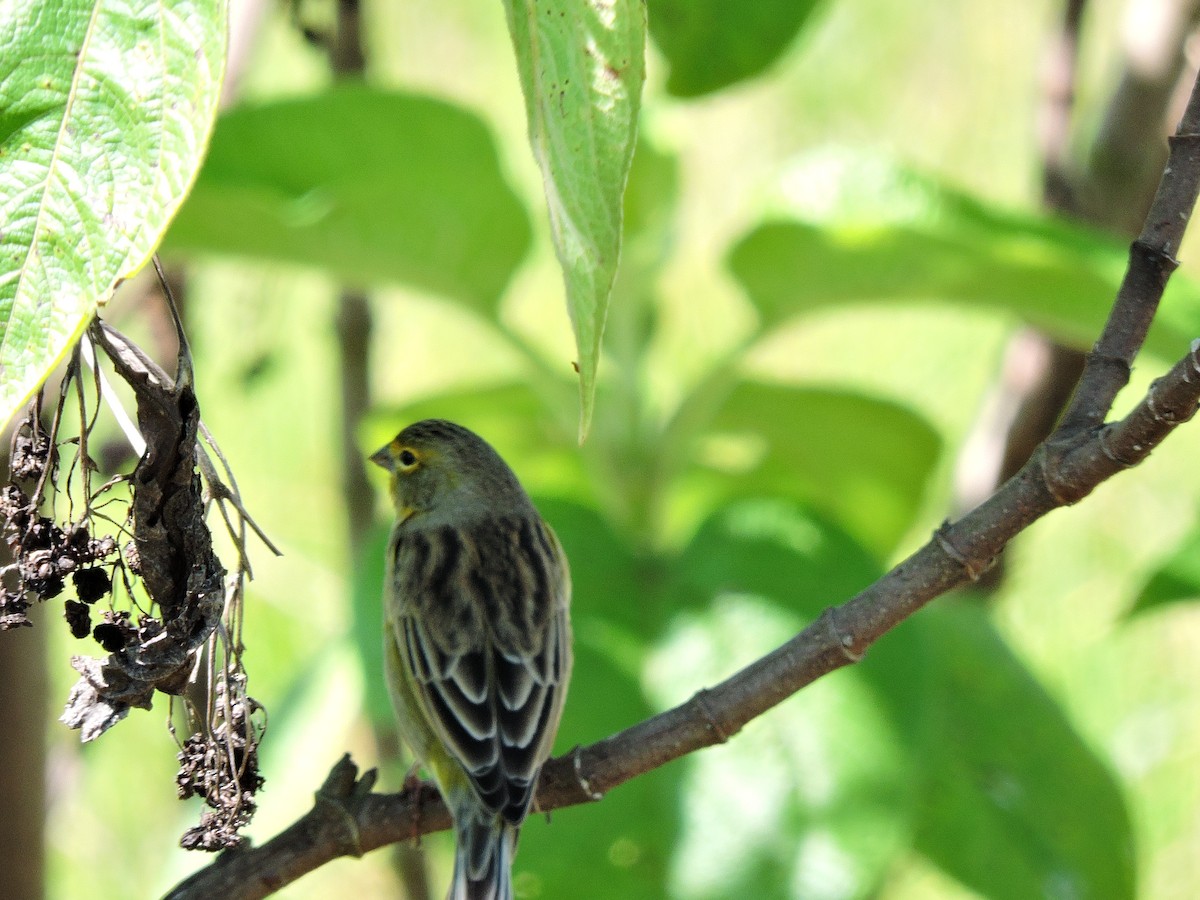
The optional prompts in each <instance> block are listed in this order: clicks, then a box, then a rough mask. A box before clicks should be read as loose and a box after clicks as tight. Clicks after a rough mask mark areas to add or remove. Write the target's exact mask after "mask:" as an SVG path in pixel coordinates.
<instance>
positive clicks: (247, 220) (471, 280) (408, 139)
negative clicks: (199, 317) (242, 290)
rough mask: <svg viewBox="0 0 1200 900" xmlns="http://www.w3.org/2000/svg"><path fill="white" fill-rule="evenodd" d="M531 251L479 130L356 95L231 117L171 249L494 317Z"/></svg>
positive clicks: (435, 108)
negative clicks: (264, 263) (330, 278)
mask: <svg viewBox="0 0 1200 900" xmlns="http://www.w3.org/2000/svg"><path fill="white" fill-rule="evenodd" d="M529 239H530V230H529V221H528V216H527V215H526V212H525V209H524V207H523V206H522V205H521V203H520V201H519V200H518V198H517V197H516V195H515V194H514V193H513V191H512V189H511V188H510V187H509V185H508V183H507V182H506V181H505V180H504V177H503V175H502V174H501V172H500V166H499V162H498V160H497V157H496V150H495V147H494V145H493V142H492V137H491V135H490V134H489V132H488V130H487V128H486V127H485V126H484V124H483V123H482V121H480V119H479V118H478V117H476V116H474V115H472V114H471V113H469V112H467V111H465V110H464V109H462V108H461V107H457V106H454V105H452V104H449V103H445V102H443V101H440V100H434V99H432V98H430V97H421V96H416V95H411V94H402V93H396V92H391V91H384V90H379V89H376V88H370V87H365V86H361V85H346V86H341V87H336V88H331V89H330V90H328V91H325V92H323V93H320V94H316V95H313V96H309V97H301V98H295V99H289V100H281V101H277V102H274V103H269V104H265V105H262V106H254V107H242V108H239V109H235V110H232V111H231V112H229V113H227V114H225V115H223V116H221V118H220V120H219V121H218V122H217V128H216V132H215V133H214V134H213V141H212V149H211V151H210V153H209V158H208V161H207V162H206V163H205V165H204V169H203V171H202V172H201V173H200V178H199V180H198V181H197V182H196V189H195V190H194V191H193V192H192V196H191V198H190V199H189V200H188V202H187V204H186V205H185V206H184V208H183V209H182V210H181V211H180V214H179V218H178V220H177V221H176V222H175V224H174V226H173V227H172V228H171V231H170V233H169V234H168V235H167V248H168V249H172V250H191V251H210V252H219V253H232V254H238V255H242V256H251V257H259V258H265V259H274V260H281V261H284V262H292V263H299V264H301V265H313V266H320V267H322V268H324V269H327V270H328V271H330V272H333V273H335V274H336V275H337V276H338V277H339V278H342V279H344V280H347V281H350V282H354V283H359V284H361V283H364V282H371V281H398V282H404V283H407V284H412V285H415V286H417V287H419V288H423V289H426V290H430V291H436V292H439V293H443V294H446V295H448V296H449V297H452V298H454V299H456V300H459V301H461V302H463V303H466V304H468V305H470V306H471V307H473V308H475V309H477V310H480V311H482V312H484V313H486V314H488V315H492V314H494V312H495V309H496V305H497V303H498V301H499V298H500V295H501V293H502V291H503V290H504V288H505V286H506V285H507V284H508V280H509V278H510V277H511V276H512V273H513V270H514V269H515V268H516V266H517V264H518V263H519V262H520V261H521V259H522V258H523V257H524V255H525V252H526V250H527V249H528V247H529Z"/></svg>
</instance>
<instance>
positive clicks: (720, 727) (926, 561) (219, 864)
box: [167, 82, 1200, 900]
mask: <svg viewBox="0 0 1200 900" xmlns="http://www.w3.org/2000/svg"><path fill="white" fill-rule="evenodd" d="M1197 123H1200V82H1197V86H1196V87H1194V88H1193V93H1192V97H1191V100H1190V101H1189V104H1188V111H1187V113H1186V114H1185V115H1184V118H1183V121H1182V122H1181V124H1180V129H1179V132H1178V133H1177V136H1176V137H1175V139H1174V140H1173V142H1172V151H1171V158H1170V162H1169V164H1168V166H1167V169H1166V170H1165V171H1164V173H1163V178H1162V182H1161V183H1160V185H1159V190H1158V195H1157V197H1156V198H1155V203H1154V207H1153V211H1152V213H1151V216H1150V218H1149V219H1148V220H1147V224H1146V227H1145V228H1144V229H1143V231H1142V235H1141V237H1140V238H1139V240H1138V241H1137V242H1135V243H1134V245H1133V250H1132V253H1131V256H1130V267H1129V271H1128V273H1127V275H1126V278H1125V282H1124V284H1123V285H1122V287H1121V291H1120V294H1119V295H1118V297H1117V301H1116V303H1115V304H1114V306H1113V311H1112V313H1111V315H1110V318H1109V322H1108V324H1107V325H1106V327H1105V330H1104V336H1103V337H1102V338H1101V341H1100V342H1099V343H1098V344H1097V349H1096V350H1095V351H1094V352H1093V354H1092V357H1091V359H1090V361H1089V365H1088V368H1087V370H1086V371H1085V373H1084V379H1083V382H1082V383H1081V385H1080V391H1079V394H1077V395H1076V400H1075V403H1074V404H1073V409H1074V410H1075V419H1076V421H1080V420H1081V421H1083V422H1084V423H1087V422H1091V421H1095V422H1096V423H1097V426H1099V423H1100V422H1102V421H1103V419H1104V417H1105V415H1106V413H1107V411H1108V407H1109V405H1110V404H1111V401H1112V397H1113V396H1115V394H1116V389H1114V387H1113V385H1114V383H1115V381H1114V373H1116V374H1121V372H1122V371H1124V372H1125V378H1127V374H1128V373H1127V369H1128V363H1127V362H1126V363H1125V364H1124V366H1123V367H1121V366H1114V365H1112V364H1111V361H1112V360H1114V359H1117V360H1121V359H1124V358H1125V357H1124V356H1121V355H1120V354H1127V356H1128V359H1129V360H1132V356H1133V354H1134V353H1135V352H1136V350H1137V349H1138V347H1139V346H1140V343H1141V339H1140V338H1138V337H1137V335H1138V334H1140V335H1141V337H1144V336H1145V331H1146V328H1147V327H1148V325H1149V317H1150V316H1151V315H1153V310H1154V309H1155V308H1157V305H1158V301H1159V299H1160V298H1161V295H1162V289H1163V287H1164V286H1165V284H1166V280H1167V277H1168V276H1169V275H1170V272H1171V271H1172V270H1173V269H1174V268H1175V261H1174V259H1173V258H1172V257H1171V253H1172V252H1173V251H1174V250H1175V248H1177V247H1178V246H1179V241H1180V239H1181V238H1182V236H1183V229H1184V226H1185V225H1186V223H1187V221H1188V219H1189V217H1190V216H1191V214H1192V208H1193V206H1194V205H1195V201H1196V194H1197V189H1198V188H1200V135H1197V134H1196V133H1195V131H1196V125H1197ZM1147 311H1149V313H1147ZM1120 381H1121V385H1123V384H1124V379H1121V380H1120ZM1121 385H1117V389H1119V387H1120V386H1121ZM1081 397H1083V398H1085V399H1084V400H1081V399H1080V398H1081ZM1097 404H1099V405H1097ZM1198 404H1200V340H1197V341H1195V342H1193V344H1192V346H1191V348H1190V349H1189V351H1188V353H1187V354H1186V355H1185V356H1184V357H1183V358H1182V359H1181V360H1180V361H1179V362H1178V363H1176V365H1175V366H1174V367H1173V368H1172V369H1171V370H1170V371H1169V372H1168V373H1167V374H1166V375H1164V376H1163V377H1162V378H1160V379H1159V380H1158V381H1156V382H1155V383H1154V384H1153V385H1152V386H1151V388H1150V391H1149V392H1148V393H1147V395H1146V396H1145V397H1144V398H1143V399H1142V401H1141V403H1139V404H1138V406H1137V407H1136V408H1135V409H1134V410H1133V411H1132V412H1131V413H1129V415H1128V416H1126V417H1125V418H1124V419H1122V420H1120V421H1118V422H1115V423H1112V424H1110V425H1106V426H1103V427H1092V428H1087V427H1080V426H1079V425H1078V424H1075V425H1073V426H1071V427H1066V426H1064V427H1062V428H1060V429H1059V430H1058V431H1057V432H1055V434H1054V435H1052V436H1051V437H1050V438H1049V440H1047V442H1046V443H1045V444H1043V445H1042V446H1041V447H1039V448H1038V450H1037V451H1036V452H1035V453H1034V454H1033V456H1032V457H1031V458H1030V460H1029V462H1028V463H1026V465H1025V466H1024V467H1023V468H1022V469H1021V470H1020V471H1019V472H1018V473H1017V474H1016V475H1014V476H1013V477H1012V478H1011V479H1009V480H1008V481H1007V482H1005V483H1004V484H1003V485H1002V486H1001V487H1000V488H999V489H998V490H997V491H996V492H995V493H994V494H993V495H992V496H991V497H989V498H988V499H987V500H986V501H984V502H983V503H982V504H980V505H979V506H978V507H976V508H975V509H974V510H972V511H971V512H969V513H967V514H966V515H965V516H963V517H962V518H961V519H959V520H958V521H957V522H954V523H950V522H947V523H945V524H944V525H943V526H942V527H941V528H939V529H938V530H937V532H935V534H934V535H933V537H932V538H931V539H930V540H929V542H928V543H926V544H925V546H923V547H922V548H921V549H919V550H918V551H917V552H916V553H914V554H913V555H912V556H910V557H909V558H908V559H906V560H904V561H903V562H902V563H900V564H899V565H898V566H896V567H895V568H894V569H892V570H891V571H890V572H888V573H887V574H886V575H884V576H883V577H882V578H881V579H879V580H878V581H877V582H875V583H874V584H873V585H871V586H870V587H868V588H867V589H866V590H864V591H862V592H861V593H859V594H858V595H856V596H855V597H852V598H851V599H850V600H848V601H846V602H845V603H843V604H842V605H841V606H837V607H833V608H831V609H827V610H826V611H825V612H824V613H823V614H822V615H821V616H820V617H819V618H818V619H817V620H816V621H815V622H813V623H812V624H811V625H809V626H808V627H807V628H805V629H804V630H803V631H802V632H800V633H799V634H798V635H796V636H795V637H794V638H792V639H791V640H789V641H788V642H787V643H785V644H784V645H782V646H781V647H779V648H777V649H776V650H774V651H772V652H771V653H769V654H768V655H766V656H764V657H763V658H762V659H759V660H758V661H756V662H754V663H752V664H751V665H749V666H747V667H746V668H744V669H742V670H741V671H739V672H737V673H735V674H734V675H732V676H731V677H729V678H728V679H726V680H725V681H723V682H721V683H720V684H718V685H717V686H715V687H713V688H709V689H704V690H701V691H699V692H698V693H696V694H695V695H694V696H693V697H692V698H691V699H690V700H688V701H687V702H686V703H684V704H682V705H680V706H677V707H675V708H674V709H671V710H668V711H666V712H664V713H661V714H659V715H657V716H653V717H651V718H650V719H647V720H645V721H644V722H640V723H638V724H637V725H634V726H633V727H631V728H627V729H626V730H625V731H622V732H620V733H619V734H615V735H613V736H611V737H608V738H605V739H604V740H602V741H598V742H597V743H595V744H592V745H590V746H588V747H577V748H576V749H575V750H574V751H572V752H571V753H568V754H567V755H565V756H561V757H558V758H556V759H553V760H551V761H549V762H548V763H546V765H545V767H544V768H543V770H542V774H541V778H540V782H539V784H538V792H537V798H536V800H535V808H536V809H538V810H540V811H543V812H548V811H550V810H554V809H558V808H560V807H564V806H573V805H577V804H580V803H588V802H595V801H598V800H600V799H601V798H602V797H603V796H604V795H605V794H606V793H607V792H608V791H610V790H612V789H613V788H615V787H618V786H619V785H621V784H624V783H625V782H626V781H629V780H631V779H633V778H635V777H637V776H638V775H641V774H644V773H646V772H649V771H651V770H653V769H656V768H658V767H659V766H662V765H665V764H666V763H668V762H671V761H672V760H675V759H678V758H680V757H681V756H685V755H687V754H688V753H691V752H693V751H695V750H699V749H702V748H704V747H710V746H712V745H714V744H719V743H724V742H725V741H727V740H729V738H731V737H732V736H733V735H735V734H737V732H738V731H740V730H741V728H742V727H743V726H744V725H745V724H746V723H747V722H749V721H751V720H752V719H754V718H756V717H758V716H759V715H761V714H762V713H764V712H766V711H767V710H768V709H770V708H771V707H773V706H776V705H777V704H779V703H781V702H782V701H784V700H786V699H787V698H788V697H790V696H791V695H792V694H794V693H796V692H797V691H798V690H800V689H801V688H803V687H805V686H806V685H808V684H810V683H812V682H813V681H815V680H816V679H817V678H820V677H821V676H822V675H826V674H828V673H830V672H832V671H834V670H836V669H840V668H841V667H842V666H845V665H849V664H850V663H852V662H856V661H858V660H859V659H861V658H862V655H863V654H864V653H865V652H866V650H867V648H868V647H870V646H871V644H873V643H874V642H875V641H876V640H878V639H879V638H880V637H881V636H883V635H884V634H886V633H887V632H888V631H890V630H891V629H892V628H894V627H896V626H897V625H898V624H900V623H901V622H903V621H904V620H905V619H906V618H908V617H909V616H911V615H912V614H913V613H915V612H916V611H917V610H919V609H920V608H921V607H923V606H924V605H925V604H927V603H928V602H929V601H931V600H933V599H934V598H936V597H938V596H940V595H942V594H944V593H946V592H947V591H949V590H951V589H953V588H955V587H958V586H959V585H961V584H963V583H964V582H966V581H968V580H971V579H976V578H978V577H979V576H980V575H981V574H982V573H983V572H984V571H986V570H987V568H988V566H989V565H990V564H991V561H992V560H993V559H994V558H995V557H996V555H997V554H999V553H1000V551H1001V550H1003V549H1004V547H1005V546H1006V545H1007V544H1008V543H1009V541H1011V540H1012V539H1013V538H1014V537H1015V536H1016V535H1018V534H1020V533H1021V532H1022V531H1024V530H1025V529H1026V528H1028V527H1029V526H1030V525H1031V524H1032V523H1033V522H1035V521H1037V520H1038V519H1040V518H1041V517H1042V516H1044V515H1046V513H1048V512H1050V511H1051V510H1053V509H1056V508H1057V507H1059V506H1064V505H1067V504H1070V503H1075V502H1077V501H1079V500H1080V499H1082V498H1083V497H1085V496H1087V495H1088V494H1089V493H1091V492H1092V491H1093V490H1094V489H1095V488H1096V487H1097V486H1098V485H1099V484H1101V483H1102V482H1104V481H1105V480H1107V479H1108V478H1110V477H1111V476H1112V475H1114V474H1115V473H1117V472H1118V471H1121V470H1122V469H1125V468H1128V467H1130V466H1134V465H1137V464H1138V463H1139V462H1141V461H1142V460H1143V459H1145V458H1146V456H1148V455H1149V454H1150V452H1151V451H1152V450H1153V449H1154V448H1155V447H1157V446H1158V445H1159V444H1160V443H1161V442H1162V441H1163V439H1164V438H1166V436H1167V435H1168V434H1170V433H1171V431H1172V430H1174V429H1175V428H1176V427H1177V426H1178V425H1180V424H1182V423H1183V422H1185V421H1187V420H1188V419H1190V418H1191V417H1192V415H1193V414H1194V413H1195V412H1196V408H1197V405H1198ZM374 780H375V779H374V772H373V771H371V772H368V773H366V775H364V776H363V777H362V778H361V779H359V778H358V777H357V769H356V768H355V766H354V765H353V763H351V762H350V760H349V757H343V759H342V760H341V761H340V762H338V764H337V765H336V766H334V768H333V770H332V771H331V772H330V775H329V778H328V779H327V780H326V782H325V784H324V785H323V786H322V788H321V790H320V791H318V793H317V802H316V804H315V805H314V807H313V809H312V810H311V811H310V812H309V813H308V814H306V815H305V816H304V817H303V818H301V819H300V820H298V821H297V822H296V823H294V824H293V825H292V826H290V827H289V828H288V829H286V830H285V831H283V832H282V833H280V834H279V835H277V836H276V837H275V838H273V839H272V840H270V841H268V842H267V843H266V844H264V845H262V846H261V847H256V848H250V849H243V850H232V851H227V852H226V853H224V854H223V855H222V856H220V857H219V858H218V859H217V860H216V861H215V862H214V863H213V864H212V865H210V866H208V867H207V868H205V869H202V870H201V871H199V872H197V873H196V874H194V875H193V876H192V877H191V878H189V879H187V880H186V881H184V882H183V883H181V884H180V885H179V886H177V887H176V888H175V889H174V890H173V891H172V892H171V893H170V894H168V895H167V896H168V898H169V900H193V898H207V897H214V896H219V897H222V900H254V898H260V897H265V896H267V895H268V894H270V893H271V892H272V891H275V890H278V889H279V888H281V887H283V886H284V885H285V884H289V883H290V882H292V881H294V880H295V879H297V878H299V877H300V876H301V875H303V874H305V873H306V872H310V871H312V870H313V869H315V868H317V867H319V866H321V865H322V864H324V863H326V862H328V861H329V860H331V859H334V858H336V857H338V856H346V855H352V856H361V855H362V854H363V853H366V852H368V851H370V850H374V849H376V848H378V847H381V846H384V845H386V844H390V843H394V842H397V841H404V840H409V839H413V838H415V837H417V836H419V835H421V834H425V833H428V832H431V831H438V830H441V829H444V828H447V827H449V825H450V817H449V814H448V813H447V811H446V808H445V806H444V805H443V804H442V802H441V799H440V797H439V796H438V794H437V791H436V789H435V788H433V786H432V785H429V784H419V785H416V786H414V787H412V788H410V789H407V790H405V791H403V792H401V793H399V794H372V793H370V789H371V787H372V786H373V784H374Z"/></svg>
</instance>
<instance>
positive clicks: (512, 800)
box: [392, 516, 571, 824]
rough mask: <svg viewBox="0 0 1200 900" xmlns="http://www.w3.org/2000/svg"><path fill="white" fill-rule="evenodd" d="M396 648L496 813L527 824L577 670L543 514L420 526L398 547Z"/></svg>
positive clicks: (561, 570) (561, 563) (561, 567)
mask: <svg viewBox="0 0 1200 900" xmlns="http://www.w3.org/2000/svg"><path fill="white" fill-rule="evenodd" d="M395 550H396V559H395V570H394V571H395V576H394V577H395V589H396V596H397V597H398V598H403V599H402V602H399V603H397V604H396V606H397V609H395V610H394V614H393V616H392V625H393V629H394V634H395V639H396V644H397V648H398V650H399V653H400V656H401V658H402V659H403V661H404V662H405V664H406V665H407V666H408V667H409V669H410V671H411V673H412V675H413V681H414V684H415V685H416V692H417V694H418V695H419V702H420V706H421V708H422V711H423V712H424V714H425V716H426V717H427V719H428V721H429V724H430V726H431V727H432V729H433V730H434V732H435V733H436V734H437V735H438V736H439V737H440V738H441V740H442V742H443V744H444V745H445V747H446V749H447V750H448V751H449V753H450V754H451V756H453V757H454V758H455V759H456V760H457V761H458V762H459V763H460V764H461V765H462V767H463V769H464V771H465V772H466V774H467V777H468V778H469V779H470V781H471V784H472V785H473V787H474V789H475V792H476V794H477V795H478V797H479V800H480V801H481V802H482V803H483V805H484V806H485V807H487V808H488V809H490V810H492V811H493V812H495V813H497V814H499V815H502V816H503V817H504V818H505V819H507V820H508V821H510V822H512V823H513V824H517V823H519V822H520V821H521V820H522V819H524V817H525V814H526V811H527V810H528V808H529V804H530V801H531V800H532V797H533V790H534V786H535V781H536V778H537V774H538V770H539V769H540V767H541V764H542V763H543V762H544V761H545V759H546V757H547V756H548V755H549V753H550V747H551V744H552V743H553V740H554V733H555V731H556V730H557V729H558V720H559V717H560V715H561V712H562V704H563V699H564V697H565V691H566V685H567V679H568V676H569V674H570V667H571V646H570V625H569V621H568V615H567V605H568V602H569V594H570V582H569V576H568V573H567V570H566V564H565V557H564V556H563V554H562V552H561V550H560V549H559V545H558V541H557V539H556V538H555V536H554V534H553V532H552V531H551V530H550V528H549V526H547V525H546V524H545V523H543V522H541V521H540V520H538V519H536V518H533V517H528V516H526V517H519V518H503V519H494V520H491V521H489V522H486V523H481V524H479V525H475V526H473V527H471V528H470V529H469V530H465V531H464V530H462V529H454V528H449V527H445V528H437V529H430V530H427V531H413V532H412V533H411V534H409V535H406V536H405V537H404V538H403V539H402V540H400V541H399V542H398V544H397V546H396V548H395Z"/></svg>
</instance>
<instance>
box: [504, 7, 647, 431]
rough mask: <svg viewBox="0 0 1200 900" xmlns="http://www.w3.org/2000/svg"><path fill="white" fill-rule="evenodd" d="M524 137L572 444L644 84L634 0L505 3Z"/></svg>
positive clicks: (585, 404)
mask: <svg viewBox="0 0 1200 900" xmlns="http://www.w3.org/2000/svg"><path fill="white" fill-rule="evenodd" d="M504 6H505V9H506V10H507V11H508V26H509V32H510V34H511V35H512V41H513V48H514V50H515V52H516V57H517V72H518V73H519V75H520V79H521V87H522V90H523V91H524V94H525V112H526V115H527V117H528V120H529V139H530V142H531V143H532V145H533V156H534V159H536V160H537V163H538V166H539V167H541V170H542V180H543V184H544V186H545V191H546V202H547V206H548V208H549V211H550V229H551V232H552V235H553V238H554V247H555V251H556V252H557V254H558V261H559V264H560V265H561V266H562V270H563V278H564V282H565V284H566V292H567V308H568V309H569V311H570V314H571V324H572V326H573V327H574V329H575V342H576V345H577V349H578V352H579V359H578V365H579V389H580V400H581V403H582V417H581V420H580V437H583V436H584V435H586V433H587V430H588V426H589V424H590V422H591V417H592V403H593V398H594V393H595V387H596V366H597V363H598V361H599V355H600V340H601V337H602V336H603V333H604V320H605V317H606V315H607V310H608V300H609V293H610V291H611V290H612V284H613V279H614V278H615V276H616V272H617V261H618V258H619V256H620V251H621V211H622V199H621V198H622V193H623V192H624V190H625V181H626V178H627V177H628V175H629V166H630V160H631V159H632V157H633V148H634V142H635V139H636V137H637V122H638V109H639V108H640V106H641V98H642V82H643V81H644V79H645V42H646V11H645V6H644V4H643V3H642V2H641V0H605V2H603V3H577V2H570V0H505V4H504Z"/></svg>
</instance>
